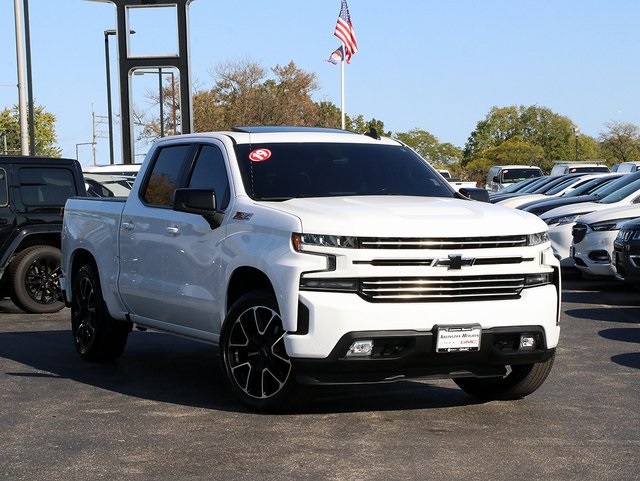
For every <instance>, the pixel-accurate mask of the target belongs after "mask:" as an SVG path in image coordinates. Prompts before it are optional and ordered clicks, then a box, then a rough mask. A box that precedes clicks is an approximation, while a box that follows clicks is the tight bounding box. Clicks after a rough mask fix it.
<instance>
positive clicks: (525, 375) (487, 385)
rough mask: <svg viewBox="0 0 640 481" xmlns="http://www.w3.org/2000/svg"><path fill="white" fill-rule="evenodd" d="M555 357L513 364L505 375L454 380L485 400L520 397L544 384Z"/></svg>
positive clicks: (465, 390) (463, 388)
mask: <svg viewBox="0 0 640 481" xmlns="http://www.w3.org/2000/svg"><path fill="white" fill-rule="evenodd" d="M554 359H555V353H554V354H553V355H552V356H551V358H549V359H548V360H547V361H544V362H540V363H535V364H523V365H514V366H511V370H510V372H509V374H507V375H506V376H504V377H498V378H495V377H492V378H475V377H471V378H456V379H454V380H453V381H454V382H455V383H456V384H457V385H458V387H460V389H462V390H463V391H464V392H466V393H467V394H470V395H471V396H474V397H476V398H478V399H482V400H485V401H492V400H513V399H520V398H523V397H525V396H528V395H529V394H531V393H532V392H534V391H535V390H537V389H538V388H539V387H540V386H542V384H543V383H544V381H545V380H546V379H547V376H549V373H550V372H551V368H552V367H553V361H554Z"/></svg>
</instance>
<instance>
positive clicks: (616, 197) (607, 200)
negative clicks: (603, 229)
mask: <svg viewBox="0 0 640 481" xmlns="http://www.w3.org/2000/svg"><path fill="white" fill-rule="evenodd" d="M638 191H640V179H638V180H636V181H634V182H631V183H630V184H628V185H626V186H624V187H622V188H620V189H618V190H616V191H615V192H612V193H611V194H609V195H608V196H606V197H603V198H602V199H600V200H599V201H598V202H600V203H601V204H613V203H615V202H620V201H621V200H622V199H624V198H626V197H628V196H630V195H632V194H633V193H635V192H638Z"/></svg>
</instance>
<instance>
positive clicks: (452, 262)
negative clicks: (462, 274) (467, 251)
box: [435, 254, 476, 270]
mask: <svg viewBox="0 0 640 481" xmlns="http://www.w3.org/2000/svg"><path fill="white" fill-rule="evenodd" d="M475 261H476V260H475V259H474V258H472V257H466V258H463V257H462V256H461V255H459V254H451V255H449V257H448V259H438V260H437V261H436V264H435V267H438V266H447V269H448V270H451V269H454V270H460V269H462V266H472V265H473V263H474V262H475Z"/></svg>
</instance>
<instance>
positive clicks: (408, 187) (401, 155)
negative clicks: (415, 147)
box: [235, 142, 454, 200]
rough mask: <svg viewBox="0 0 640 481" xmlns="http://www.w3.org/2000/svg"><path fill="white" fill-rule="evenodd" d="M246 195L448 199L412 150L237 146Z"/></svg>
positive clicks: (448, 191)
mask: <svg viewBox="0 0 640 481" xmlns="http://www.w3.org/2000/svg"><path fill="white" fill-rule="evenodd" d="M235 150H236V156H237V158H238V163H239V167H240V172H241V174H242V181H243V182H244V186H245V190H246V191H247V193H248V194H249V196H250V197H251V198H252V199H255V200H288V199H291V198H296V197H333V196H355V195H408V196H422V197H453V196H454V191H453V190H452V189H451V187H449V186H448V185H447V182H446V181H444V180H443V179H442V177H441V176H439V175H438V174H437V173H436V171H435V170H433V169H432V168H431V167H429V166H428V165H427V163H426V162H425V161H423V160H422V159H421V158H420V157H419V156H418V155H416V154H415V153H414V152H413V151H412V150H411V149H408V148H406V147H401V146H394V145H371V144H356V143H323V142H317V143H270V144H253V145H248V144H240V145H236V147H235Z"/></svg>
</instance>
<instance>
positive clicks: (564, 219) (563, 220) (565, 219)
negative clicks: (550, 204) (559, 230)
mask: <svg viewBox="0 0 640 481" xmlns="http://www.w3.org/2000/svg"><path fill="white" fill-rule="evenodd" d="M581 215H582V214H571V215H561V216H559V217H551V218H550V219H547V220H546V221H545V222H546V223H547V224H548V225H554V224H557V225H563V224H571V223H572V222H575V221H576V219H577V218H578V217H580V216H581Z"/></svg>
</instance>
